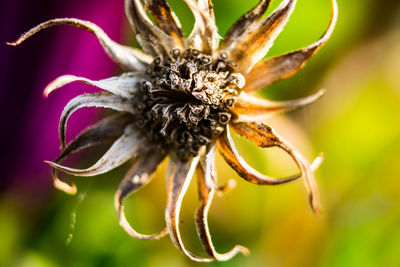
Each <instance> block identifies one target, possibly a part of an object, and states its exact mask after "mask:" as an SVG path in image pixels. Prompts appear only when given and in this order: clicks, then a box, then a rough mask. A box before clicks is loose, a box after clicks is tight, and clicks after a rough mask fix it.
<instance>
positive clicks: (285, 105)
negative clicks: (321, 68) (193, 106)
mask: <svg viewBox="0 0 400 267" xmlns="http://www.w3.org/2000/svg"><path fill="white" fill-rule="evenodd" d="M325 93H326V90H325V89H322V90H319V91H318V92H316V93H314V94H312V95H309V96H307V97H303V98H299V99H294V100H287V101H269V100H265V99H262V98H258V97H254V96H251V95H248V94H246V93H245V92H242V93H241V94H240V95H239V97H238V98H237V100H236V102H235V105H234V106H233V108H232V112H233V113H235V114H236V115H238V116H239V118H240V119H244V118H246V119H245V120H263V119H265V118H267V117H269V116H271V115H273V114H276V113H280V112H287V111H290V110H294V109H296V108H300V107H303V106H305V105H308V104H311V103H313V102H315V101H316V100H318V99H319V98H320V97H321V96H323V95H324V94H325Z"/></svg>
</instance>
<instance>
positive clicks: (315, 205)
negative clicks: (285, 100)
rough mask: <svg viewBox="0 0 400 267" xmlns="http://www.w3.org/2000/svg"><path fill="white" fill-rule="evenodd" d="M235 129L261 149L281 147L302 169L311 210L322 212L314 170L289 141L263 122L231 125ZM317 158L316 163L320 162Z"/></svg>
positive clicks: (239, 122)
mask: <svg viewBox="0 0 400 267" xmlns="http://www.w3.org/2000/svg"><path fill="white" fill-rule="evenodd" d="M231 125H232V127H233V129H234V130H235V131H236V132H237V133H238V134H239V135H241V136H243V137H246V138H247V139H249V140H250V141H252V142H254V143H255V144H256V145H258V146H260V147H274V146H276V147H279V148H282V149H283V150H284V151H286V152H287V153H288V154H289V155H290V156H291V157H292V159H293V160H294V161H295V162H296V165H297V166H298V168H299V169H300V172H301V175H300V176H301V177H302V178H303V179H304V184H305V186H306V188H307V191H308V195H309V201H310V205H311V208H312V209H313V211H314V212H316V213H320V212H321V205H320V201H319V192H318V188H317V183H316V181H315V178H314V170H315V169H313V168H311V165H310V163H309V162H308V161H307V159H306V158H305V157H304V156H303V155H302V154H301V153H300V152H299V151H298V150H297V149H296V148H294V147H293V146H292V145H291V144H290V143H289V142H288V141H286V140H285V139H283V138H282V137H281V136H279V135H278V134H277V133H276V132H275V131H274V130H273V129H272V128H271V127H270V126H268V125H267V124H265V123H263V122H245V121H236V122H232V123H231ZM320 161H321V159H320V157H317V159H316V160H315V162H317V163H318V162H320ZM317 165H319V164H317ZM314 166H315V164H314Z"/></svg>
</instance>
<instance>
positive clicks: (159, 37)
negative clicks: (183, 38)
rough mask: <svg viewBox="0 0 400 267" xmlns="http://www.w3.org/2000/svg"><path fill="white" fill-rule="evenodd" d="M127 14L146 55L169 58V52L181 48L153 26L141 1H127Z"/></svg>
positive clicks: (174, 40) (170, 37) (173, 39)
mask: <svg viewBox="0 0 400 267" xmlns="http://www.w3.org/2000/svg"><path fill="white" fill-rule="evenodd" d="M125 13H126V16H127V17H128V20H129V22H130V24H131V26H132V28H133V30H134V31H135V33H136V40H137V41H138V42H139V44H140V46H141V47H142V48H143V50H144V51H145V52H146V53H149V54H150V55H152V56H153V57H157V56H163V57H165V58H168V57H169V51H171V50H172V49H173V48H175V47H179V45H180V44H179V42H177V40H176V39H175V38H173V37H172V36H169V35H168V34H166V33H164V32H163V31H162V30H161V29H160V28H158V27H156V26H154V25H153V23H152V22H151V20H150V18H149V17H148V16H147V14H146V11H145V9H144V7H143V4H142V3H141V2H140V0H125Z"/></svg>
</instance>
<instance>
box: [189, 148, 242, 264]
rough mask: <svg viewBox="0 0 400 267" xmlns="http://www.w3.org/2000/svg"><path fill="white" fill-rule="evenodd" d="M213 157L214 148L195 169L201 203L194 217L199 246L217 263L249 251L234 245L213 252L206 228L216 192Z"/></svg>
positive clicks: (208, 231)
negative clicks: (228, 248)
mask: <svg viewBox="0 0 400 267" xmlns="http://www.w3.org/2000/svg"><path fill="white" fill-rule="evenodd" d="M214 155H215V146H214V147H213V148H212V149H211V150H210V151H209V152H208V153H207V156H206V158H205V159H204V160H202V161H201V163H200V165H199V166H198V167H197V178H198V185H199V197H200V202H201V203H200V207H199V208H198V209H197V211H196V215H195V219H196V228H197V234H198V235H199V238H200V241H201V244H202V245H203V247H204V249H205V251H206V252H207V254H208V255H210V256H211V257H213V258H214V259H215V260H217V261H227V260H230V259H231V258H233V257H234V256H235V255H236V254H237V253H239V252H242V253H243V254H248V253H249V250H248V249H247V248H245V247H242V246H238V245H236V246H235V247H234V248H232V249H231V250H230V251H228V252H226V253H222V254H220V253H218V252H217V251H216V250H215V248H214V245H213V243H212V240H211V235H210V230H209V228H208V220H207V217H208V211H209V209H210V205H211V202H212V199H213V197H214V194H215V191H216V190H215V188H214V187H213V186H212V185H213V184H215V164H214ZM210 184H211V186H210Z"/></svg>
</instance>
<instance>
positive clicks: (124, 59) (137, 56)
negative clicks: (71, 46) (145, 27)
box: [7, 18, 152, 71]
mask: <svg viewBox="0 0 400 267" xmlns="http://www.w3.org/2000/svg"><path fill="white" fill-rule="evenodd" d="M57 25H69V26H74V27H76V28H80V29H83V30H86V31H88V32H90V33H93V34H94V35H96V37H97V39H99V41H100V44H101V45H102V46H103V48H104V50H105V51H106V53H107V54H108V56H109V57H110V58H111V59H112V60H114V62H115V63H117V64H118V65H120V66H121V67H122V68H124V69H127V70H129V71H143V70H146V67H147V65H148V64H150V63H151V61H152V59H151V57H149V56H148V55H146V54H143V53H142V52H140V51H139V50H137V49H134V48H131V47H128V46H123V45H120V44H118V43H116V42H114V41H113V40H111V39H110V38H109V37H108V36H107V34H105V33H104V31H103V30H102V29H101V28H100V27H99V26H97V25H96V24H93V23H91V22H89V21H85V20H80V19H69V18H65V19H53V20H49V21H46V22H43V23H41V24H39V25H38V26H36V27H35V28H32V29H31V30H29V31H28V32H26V33H24V34H22V35H21V36H20V37H19V38H18V40H17V41H15V42H13V43H7V44H8V45H14V46H16V45H19V44H20V43H22V42H23V41H25V40H26V39H28V38H29V37H31V36H32V35H34V34H36V33H38V32H39V31H41V30H43V29H46V28H49V27H52V26H57Z"/></svg>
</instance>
